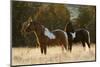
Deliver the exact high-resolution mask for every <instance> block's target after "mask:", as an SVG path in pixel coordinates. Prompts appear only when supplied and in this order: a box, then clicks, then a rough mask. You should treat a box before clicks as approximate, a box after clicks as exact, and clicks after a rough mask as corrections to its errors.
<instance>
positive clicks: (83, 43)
mask: <svg viewBox="0 0 100 67" xmlns="http://www.w3.org/2000/svg"><path fill="white" fill-rule="evenodd" d="M82 46H83V48H84V50H85V42H84V41H82Z"/></svg>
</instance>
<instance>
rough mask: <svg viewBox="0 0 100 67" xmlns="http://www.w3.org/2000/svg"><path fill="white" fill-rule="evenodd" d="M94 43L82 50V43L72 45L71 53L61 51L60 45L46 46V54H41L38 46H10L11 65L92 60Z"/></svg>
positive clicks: (93, 58)
mask: <svg viewBox="0 0 100 67" xmlns="http://www.w3.org/2000/svg"><path fill="white" fill-rule="evenodd" d="M95 55H96V54H95V45H94V44H92V45H91V50H89V49H87V48H86V50H85V51H84V49H83V47H82V45H80V44H78V45H77V46H75V45H74V46H73V50H72V53H70V52H68V51H64V52H62V50H61V47H60V46H55V47H48V49H47V55H41V53H40V48H28V47H26V48H12V65H27V64H45V63H60V62H77V61H94V60H96V59H95Z"/></svg>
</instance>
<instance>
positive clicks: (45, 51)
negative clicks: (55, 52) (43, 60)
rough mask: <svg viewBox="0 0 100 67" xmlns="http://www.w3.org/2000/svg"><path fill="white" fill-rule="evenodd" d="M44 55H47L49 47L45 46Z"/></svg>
mask: <svg viewBox="0 0 100 67" xmlns="http://www.w3.org/2000/svg"><path fill="white" fill-rule="evenodd" d="M44 54H45V55H46V54H47V46H44Z"/></svg>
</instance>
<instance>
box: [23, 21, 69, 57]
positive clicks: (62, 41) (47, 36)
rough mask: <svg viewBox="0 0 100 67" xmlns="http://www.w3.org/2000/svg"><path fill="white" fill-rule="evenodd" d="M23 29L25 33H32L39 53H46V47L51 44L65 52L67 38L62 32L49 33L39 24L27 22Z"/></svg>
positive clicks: (58, 30)
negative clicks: (58, 46)
mask: <svg viewBox="0 0 100 67" xmlns="http://www.w3.org/2000/svg"><path fill="white" fill-rule="evenodd" d="M26 27H27V28H25V29H24V31H26V32H34V34H35V36H36V38H37V42H38V44H39V46H40V49H41V53H42V54H45V55H46V53H47V46H48V45H51V44H58V45H61V47H62V48H63V49H64V48H65V49H66V50H67V45H68V37H67V34H66V32H64V31H63V30H60V29H57V30H53V31H49V29H48V28H46V27H44V26H43V25H42V24H41V23H40V22H35V21H34V22H29V23H28V24H27V26H26Z"/></svg>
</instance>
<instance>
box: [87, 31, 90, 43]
mask: <svg viewBox="0 0 100 67" xmlns="http://www.w3.org/2000/svg"><path fill="white" fill-rule="evenodd" d="M87 34H88V42H89V43H90V33H89V31H87Z"/></svg>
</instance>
